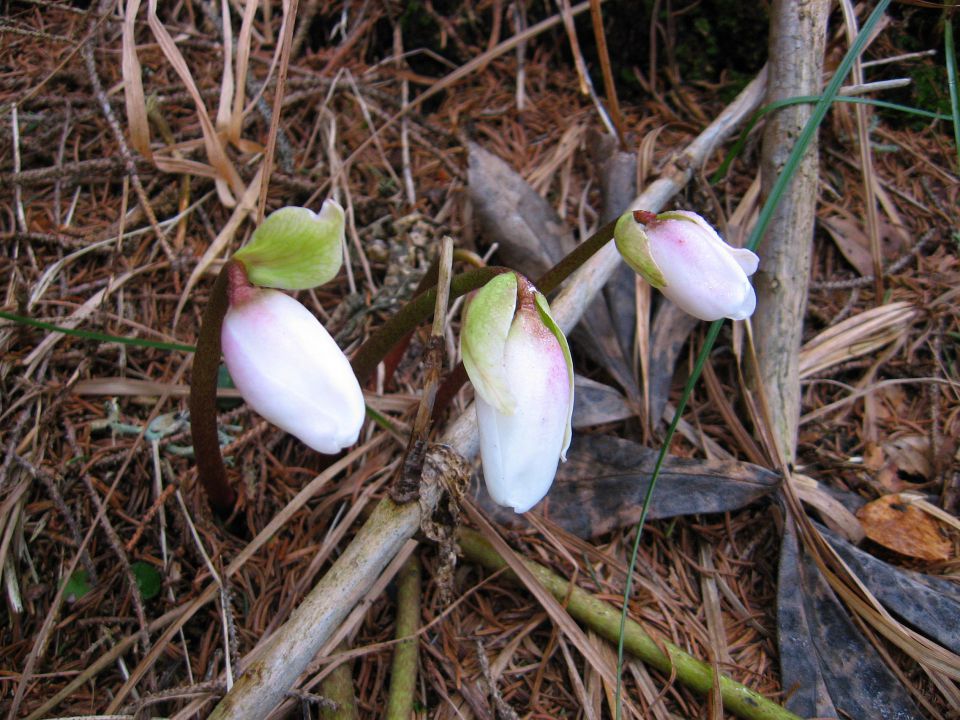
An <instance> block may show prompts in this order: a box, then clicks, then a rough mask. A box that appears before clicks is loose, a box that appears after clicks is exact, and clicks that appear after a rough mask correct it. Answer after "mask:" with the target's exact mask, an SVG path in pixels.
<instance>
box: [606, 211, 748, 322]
mask: <svg viewBox="0 0 960 720" xmlns="http://www.w3.org/2000/svg"><path fill="white" fill-rule="evenodd" d="M614 239H615V240H616V243H617V249H618V250H619V251H620V255H621V256H623V259H624V260H625V261H626V263H627V264H628V265H629V266H630V267H632V268H633V269H634V270H635V271H636V272H637V273H639V274H640V275H641V276H642V277H643V279H644V280H646V281H647V282H648V283H650V284H651V285H653V287H655V288H657V289H658V290H659V291H660V292H662V293H663V294H664V295H666V296H667V297H668V298H669V299H670V300H672V301H673V302H675V303H676V304H677V305H678V306H680V308H681V309H683V310H684V311H685V312H688V313H690V314H691V315H693V316H694V317H697V318H700V319H701V320H719V319H720V318H723V317H727V318H730V319H731V320H744V319H746V318H748V317H750V316H751V315H752V314H753V311H754V310H755V309H756V306H757V296H756V294H755V293H754V291H753V286H752V285H751V284H750V280H749V279H748V277H749V276H750V275H753V273H755V272H756V271H757V266H758V264H759V262H760V258H758V257H757V256H756V255H755V254H754V253H753V252H751V251H750V250H747V249H746V248H735V247H732V246H730V245H728V244H727V243H725V242H724V241H723V239H722V238H721V237H720V236H719V235H718V234H717V231H716V230H714V229H713V228H712V227H711V226H710V224H709V223H708V222H707V221H706V220H704V219H703V218H702V217H700V216H699V215H697V214H696V213H693V212H689V211H686V210H678V211H672V212H665V213H661V214H659V215H654V214H653V213H648V212H643V211H639V212H634V213H629V212H628V213H626V214H624V215H623V216H622V217H621V218H620V219H619V220H618V221H617V225H616V229H615V230H614Z"/></svg>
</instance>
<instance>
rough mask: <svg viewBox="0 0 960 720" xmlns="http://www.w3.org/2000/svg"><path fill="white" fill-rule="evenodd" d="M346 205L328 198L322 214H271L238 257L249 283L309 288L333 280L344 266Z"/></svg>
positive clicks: (289, 210) (297, 210) (302, 211)
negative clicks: (344, 216) (344, 213)
mask: <svg viewBox="0 0 960 720" xmlns="http://www.w3.org/2000/svg"><path fill="white" fill-rule="evenodd" d="M343 228H344V218H343V208H341V207H340V206H339V205H338V204H337V203H336V202H334V201H333V200H326V201H325V202H324V203H323V207H322V208H321V209H320V212H319V213H314V212H313V211H312V210H308V209H307V208H302V207H285V208H280V209H279V210H277V211H275V212H273V213H271V214H270V215H269V217H267V219H266V220H264V221H263V222H262V223H261V224H260V227H258V228H257V229H256V230H255V231H254V233H253V237H252V238H251V239H250V242H249V243H248V244H247V245H245V246H244V247H242V248H240V249H239V250H238V251H237V253H236V255H234V257H235V258H236V259H237V260H239V261H240V262H242V263H243V266H244V268H245V269H246V271H247V276H248V277H249V278H250V282H251V283H253V284H254V285H259V286H260V287H269V288H279V289H281V290H307V289H309V288H314V287H317V286H318V285H323V284H324V283H325V282H328V281H329V280H332V279H333V278H334V277H335V276H336V274H337V273H338V272H340V266H341V265H342V264H343V247H342V244H343Z"/></svg>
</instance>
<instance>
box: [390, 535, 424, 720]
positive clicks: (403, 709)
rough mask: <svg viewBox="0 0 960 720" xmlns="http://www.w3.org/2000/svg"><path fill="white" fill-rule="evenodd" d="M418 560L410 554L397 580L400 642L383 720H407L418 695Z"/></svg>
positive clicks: (391, 673) (398, 637)
mask: <svg viewBox="0 0 960 720" xmlns="http://www.w3.org/2000/svg"><path fill="white" fill-rule="evenodd" d="M420 575H421V572H420V560H419V559H418V558H417V555H416V553H414V554H412V555H411V556H410V557H409V558H407V561H406V562H405V563H404V565H403V567H402V568H401V569H400V576H399V578H398V579H397V631H396V637H397V639H398V640H399V641H400V642H398V643H397V647H396V649H395V650H394V651H393V663H392V664H391V665H390V692H389V694H388V696H387V710H386V714H385V716H384V717H386V720H409V718H410V716H411V713H412V712H413V701H414V698H415V697H416V692H417V656H418V655H419V645H420V641H419V639H418V638H417V637H416V635H417V630H418V629H419V626H420V594H421V593H420Z"/></svg>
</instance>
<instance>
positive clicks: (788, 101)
mask: <svg viewBox="0 0 960 720" xmlns="http://www.w3.org/2000/svg"><path fill="white" fill-rule="evenodd" d="M947 69H948V71H949V64H948V66H947ZM822 98H823V95H797V96H796V97H792V98H782V99H780V100H774V101H773V102H772V103H770V104H769V105H764V106H763V107H762V108H760V109H759V110H757V111H756V112H755V113H754V114H753V115H752V116H751V117H750V119H749V120H747V123H746V125H744V128H743V130H742V131H741V132H740V135H739V137H738V138H737V140H736V142H735V143H734V144H733V145H732V146H731V148H730V150H729V152H727V154H726V156H725V157H724V158H723V162H722V163H720V167H718V168H717V170H716V172H714V173H713V175H711V176H710V184H711V185H715V184H717V183H718V182H720V181H721V180H723V178H724V177H725V176H726V174H727V171H728V170H729V169H730V165H731V164H732V163H733V161H734V160H735V159H736V158H737V156H738V155H740V153H741V152H743V148H744V146H745V145H746V144H747V138H748V137H749V136H750V133H751V132H753V129H754V128H755V127H756V126H757V123H758V122H760V120H762V119H763V117H764V116H765V115H768V114H769V113H771V112H773V111H774V110H780V109H781V108H785V107H789V106H791V105H808V104H813V103H815V102H819V101H820V100H821V99H822ZM833 102H843V103H852V104H854V105H870V106H872V107H878V108H883V109H885V110H897V111H899V112H903V113H907V114H908V115H918V116H919V117H925V118H930V119H931V120H951V119H952V117H951V116H950V115H944V114H942V113H936V112H932V111H930V110H921V109H920V108H914V107H910V106H909V105H901V104H899V103H892V102H887V101H886V100H874V99H873V98H865V97H846V96H840V97H835V98H834V99H833Z"/></svg>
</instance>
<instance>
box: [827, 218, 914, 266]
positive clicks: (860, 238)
mask: <svg viewBox="0 0 960 720" xmlns="http://www.w3.org/2000/svg"><path fill="white" fill-rule="evenodd" d="M820 222H822V223H823V226H824V227H825V228H826V229H827V232H828V233H829V234H830V237H831V238H833V242H834V243H836V245H837V248H838V249H839V250H840V252H841V254H842V255H843V256H844V257H845V258H846V259H847V262H849V263H850V264H851V265H852V266H853V267H854V269H855V270H856V271H857V273H858V274H860V275H861V276H868V275H873V258H872V257H871V256H870V238H869V237H868V236H867V234H866V233H865V232H864V231H863V229H862V228H861V226H860V223H859V222H858V221H857V220H856V219H855V218H853V217H852V216H850V215H849V214H848V213H843V215H833V216H831V217H826V218H822V219H821V220H820ZM879 231H880V247H881V254H882V255H883V257H884V258H886V259H891V258H894V257H896V256H897V255H898V252H899V248H900V236H899V235H898V234H897V231H896V229H895V228H894V227H893V226H891V225H890V224H889V223H886V222H883V221H881V222H880V227H879Z"/></svg>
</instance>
